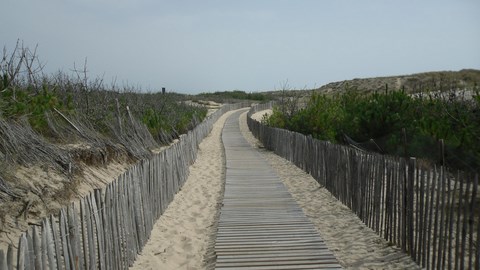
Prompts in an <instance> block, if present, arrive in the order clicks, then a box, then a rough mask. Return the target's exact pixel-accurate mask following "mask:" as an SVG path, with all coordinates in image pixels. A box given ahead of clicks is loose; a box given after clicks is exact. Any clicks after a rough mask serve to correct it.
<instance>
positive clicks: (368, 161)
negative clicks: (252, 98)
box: [247, 103, 480, 269]
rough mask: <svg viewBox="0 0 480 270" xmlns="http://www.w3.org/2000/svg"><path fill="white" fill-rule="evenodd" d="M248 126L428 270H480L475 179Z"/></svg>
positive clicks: (479, 214) (413, 161)
mask: <svg viewBox="0 0 480 270" xmlns="http://www.w3.org/2000/svg"><path fill="white" fill-rule="evenodd" d="M271 108H272V104H271V103H268V104H261V105H257V106H255V107H253V108H252V109H251V110H250V111H249V115H248V120H247V121H248V125H249V128H250V130H251V131H252V132H253V134H254V135H255V136H256V137H257V138H259V140H260V141H261V142H262V143H263V144H264V146H265V147H266V148H267V149H269V150H272V151H274V152H275V153H276V154H277V155H279V156H282V157H284V158H285V159H287V160H289V161H291V162H292V163H294V164H295V165H297V166H298V167H300V168H301V169H303V170H304V171H306V172H307V173H309V174H311V175H312V176H313V177H314V178H315V179H316V180H317V181H318V183H319V184H321V185H323V186H324V187H325V188H327V189H328V190H329V191H330V192H331V193H332V194H333V195H334V196H335V197H336V198H338V199H339V200H340V201H341V202H342V203H343V204H345V205H346V206H348V207H349V208H350V209H351V210H352V211H353V212H354V213H355V214H356V215H358V217H359V218H360V219H361V220H362V221H363V222H364V223H365V224H366V225H367V226H369V227H370V228H372V229H373V230H375V231H376V232H377V233H378V234H379V235H381V236H382V237H384V238H385V239H386V240H387V241H389V242H390V243H392V244H395V245H396V246H398V247H400V248H401V249H402V250H403V251H404V252H406V253H408V254H409V255H410V256H411V257H412V258H413V260H414V261H416V262H417V263H418V264H419V265H421V266H422V267H424V268H426V269H480V248H479V246H478V245H479V244H480V225H479V219H480V205H479V203H480V196H478V195H477V193H478V174H476V175H466V174H462V173H458V174H457V175H455V176H453V175H451V174H449V173H447V172H446V170H445V169H444V168H442V167H441V168H433V169H425V168H423V167H422V166H420V164H417V161H416V159H415V158H410V159H408V160H406V159H404V158H398V157H390V156H384V155H380V154H374V153H367V152H363V151H361V150H357V149H353V148H351V147H348V146H342V145H336V144H332V143H329V142H325V141H319V140H316V139H313V138H312V137H311V136H305V135H302V134H299V133H296V132H291V131H288V130H284V129H278V128H272V127H268V126H265V125H262V124H261V123H260V122H258V121H256V120H253V119H252V118H251V115H252V114H253V113H255V112H257V111H262V110H265V109H271Z"/></svg>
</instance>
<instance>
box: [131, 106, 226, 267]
mask: <svg viewBox="0 0 480 270" xmlns="http://www.w3.org/2000/svg"><path fill="white" fill-rule="evenodd" d="M233 112H234V111H231V112H227V113H225V114H224V115H223V116H222V117H221V118H220V119H219V120H218V121H217V122H216V123H215V124H214V126H213V129H212V132H211V133H210V135H208V137H206V138H205V139H204V140H203V141H202V143H201V144H200V147H199V152H198V156H197V160H196V161H195V163H194V164H193V165H192V166H190V175H189V177H188V179H187V181H186V183H185V185H184V186H183V188H182V190H181V191H180V192H178V193H177V194H176V195H175V198H174V200H173V201H172V202H171V204H170V205H169V206H168V208H167V210H166V211H165V213H164V214H163V215H162V216H161V217H160V219H159V220H158V221H157V222H156V224H155V226H154V228H153V231H152V235H151V237H150V240H149V242H148V243H147V245H146V246H145V247H144V249H143V251H142V254H141V255H139V257H138V258H137V260H136V262H135V264H134V266H133V267H131V268H130V269H139V270H140V269H209V268H212V267H213V266H214V263H215V260H214V254H213V241H214V237H215V233H216V220H217V219H218V213H219V211H218V210H219V209H220V206H221V201H222V200H223V190H224V178H225V166H224V164H225V161H224V160H225V157H224V150H223V144H222V140H221V134H222V128H223V125H224V123H225V120H226V119H227V117H228V116H230V115H231V114H232V113H233Z"/></svg>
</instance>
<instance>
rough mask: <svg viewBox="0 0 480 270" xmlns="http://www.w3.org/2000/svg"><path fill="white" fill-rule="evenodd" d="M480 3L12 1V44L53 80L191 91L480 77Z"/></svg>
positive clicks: (4, 31) (5, 6)
mask: <svg viewBox="0 0 480 270" xmlns="http://www.w3.org/2000/svg"><path fill="white" fill-rule="evenodd" d="M479 14H480V1H478V0H451V1H446V0H423V1H414V0H404V1H393V0H365V1H358V0H349V1H347V0H316V1H314V0H312V1H308V0H242V1H238V0H237V1H233V0H219V1H209V0H206V1H198V0H196V1H193V0H191V1H182V0H177V1H174V0H172V1H163V0H136V1H133V0H130V1H127V0H95V1H94V0H76V1H73V0H42V1H38V0H3V1H2V15H1V16H0V41H1V42H0V44H1V45H2V46H6V47H7V50H9V51H11V50H12V49H13V47H14V45H15V42H16V40H17V39H20V40H23V42H24V45H26V46H28V47H30V48H33V47H35V45H36V44H38V46H39V47H38V52H39V56H40V59H41V60H42V61H43V62H45V63H46V71H47V72H48V73H50V72H54V71H57V70H59V69H63V70H65V71H68V70H70V69H72V68H73V64H74V63H76V65H77V66H81V65H83V62H84V59H85V58H87V59H88V70H89V76H90V77H96V76H102V75H103V74H104V75H103V76H104V79H105V81H106V82H107V83H110V82H111V81H112V78H114V77H116V78H117V83H119V84H122V83H128V84H130V85H139V86H141V87H142V88H143V89H144V90H152V91H156V90H158V89H161V87H167V89H168V90H172V91H176V92H181V93H199V92H203V91H209V92H210V91H223V90H234V89H240V90H244V91H247V92H250V91H252V92H253V91H263V90H272V89H275V88H276V89H279V88H281V87H282V84H283V83H284V82H285V81H287V80H288V84H289V85H290V87H291V88H297V89H302V88H305V87H306V88H313V87H319V86H321V85H324V84H326V83H329V82H332V81H339V80H345V79H353V78H363V77H374V76H375V77H376V76H388V75H402V74H411V73H416V72H424V71H439V70H459V69H463V68H475V69H480V15H479Z"/></svg>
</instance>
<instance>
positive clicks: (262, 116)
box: [252, 109, 273, 122]
mask: <svg viewBox="0 0 480 270" xmlns="http://www.w3.org/2000/svg"><path fill="white" fill-rule="evenodd" d="M272 114H273V110H271V109H268V110H263V111H259V112H256V113H254V114H253V115H252V119H254V120H257V121H259V122H261V121H262V120H263V119H265V118H268V117H269V116H270V115H272Z"/></svg>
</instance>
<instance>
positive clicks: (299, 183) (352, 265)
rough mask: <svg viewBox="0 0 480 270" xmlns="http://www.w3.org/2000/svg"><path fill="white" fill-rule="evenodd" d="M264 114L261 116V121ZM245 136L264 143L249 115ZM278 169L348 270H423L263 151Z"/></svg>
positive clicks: (308, 180)
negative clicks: (252, 128) (254, 131)
mask: <svg viewBox="0 0 480 270" xmlns="http://www.w3.org/2000/svg"><path fill="white" fill-rule="evenodd" d="M262 114H264V112H259V113H257V115H256V116H257V118H261V116H262ZM240 119H241V121H240V129H241V130H242V133H243V136H244V137H245V138H246V139H247V141H248V142H250V144H252V145H253V146H254V147H255V148H259V145H260V142H259V141H258V140H257V139H256V138H255V137H253V135H252V133H250V131H249V130H248V126H247V122H246V119H247V118H246V113H244V114H242V115H241V117H240ZM259 150H260V152H261V154H262V156H263V157H264V158H265V159H266V160H267V161H268V162H269V163H270V165H271V166H272V167H273V168H274V169H275V171H276V173H277V174H278V176H279V177H280V179H282V181H283V182H284V184H285V185H286V186H287V188H288V190H289V191H290V192H291V193H292V196H293V198H294V199H295V200H297V202H298V204H299V205H300V206H301V207H302V209H303V211H304V213H305V214H306V215H307V217H309V218H310V220H311V221H312V222H313V224H314V225H315V226H316V228H317V230H318V231H319V233H320V235H321V236H322V238H323V239H324V241H325V243H326V244H327V246H328V247H329V249H330V250H331V251H332V252H333V253H334V254H335V256H336V257H337V259H338V260H339V262H340V264H341V265H342V266H343V267H344V268H347V269H420V267H419V266H418V265H417V264H415V262H413V261H412V259H411V258H410V257H409V256H408V255H406V254H405V253H403V252H401V251H400V250H399V249H398V248H396V247H394V246H391V245H389V244H388V242H387V241H385V240H384V239H383V238H381V237H380V236H378V235H377V234H376V233H375V232H374V231H373V230H372V229H370V228H368V227H367V226H366V225H365V224H363V222H362V221H361V220H360V219H359V218H358V217H357V216H356V215H355V214H354V213H353V212H352V211H351V210H350V209H349V208H348V207H346V206H345V205H343V204H342V203H341V202H340V201H338V200H337V199H336V198H335V197H333V196H332V195H331V193H330V192H328V191H327V190H326V189H324V188H323V187H321V186H320V185H319V184H318V183H317V182H316V181H315V179H313V177H312V176H310V175H309V174H307V173H305V172H304V171H302V170H301V169H299V168H297V167H296V166H295V165H293V164H292V163H290V162H289V161H287V160H285V159H283V158H281V157H279V156H277V155H275V154H274V153H273V152H269V151H265V150H262V149H259Z"/></svg>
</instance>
